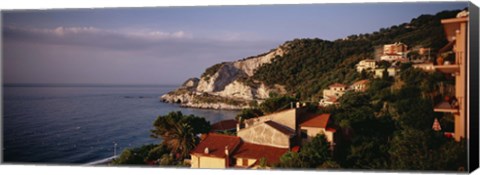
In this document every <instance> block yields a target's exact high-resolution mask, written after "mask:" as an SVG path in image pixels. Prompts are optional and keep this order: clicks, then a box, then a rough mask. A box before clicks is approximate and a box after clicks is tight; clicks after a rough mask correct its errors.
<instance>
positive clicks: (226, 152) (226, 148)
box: [225, 145, 230, 168]
mask: <svg viewBox="0 0 480 175" xmlns="http://www.w3.org/2000/svg"><path fill="white" fill-rule="evenodd" d="M225 163H226V166H225V168H228V167H229V166H230V156H229V152H228V145H227V146H225Z"/></svg>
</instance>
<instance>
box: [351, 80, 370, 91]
mask: <svg viewBox="0 0 480 175" xmlns="http://www.w3.org/2000/svg"><path fill="white" fill-rule="evenodd" d="M368 82H369V81H368V80H360V81H356V82H355V83H353V84H352V85H351V86H350V89H352V90H354V91H355V92H365V90H367V85H368Z"/></svg>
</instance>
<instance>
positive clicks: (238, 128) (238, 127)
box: [237, 123, 240, 132]
mask: <svg viewBox="0 0 480 175" xmlns="http://www.w3.org/2000/svg"><path fill="white" fill-rule="evenodd" d="M238 131H240V123H237V132H238Z"/></svg>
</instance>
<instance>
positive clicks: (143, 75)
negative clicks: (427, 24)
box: [2, 2, 467, 85]
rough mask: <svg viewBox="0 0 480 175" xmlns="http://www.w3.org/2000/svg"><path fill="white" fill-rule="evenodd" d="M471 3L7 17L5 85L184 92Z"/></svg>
mask: <svg viewBox="0 0 480 175" xmlns="http://www.w3.org/2000/svg"><path fill="white" fill-rule="evenodd" d="M465 7H467V3H466V2H450V3H447V2H440V3H425V2H423V3H357V4H310V5H306V4H304V5H262V6H201V7H157V8H152V7H150V8H96V9H64V10H26V11H25V10H8V11H2V37H3V40H2V64H3V67H2V71H3V72H2V73H3V83H42V84H45V83H54V84H163V85H167V84H168V85H174V84H180V83H183V82H184V81H185V80H186V79H188V78H191V77H199V76H200V75H201V74H202V73H203V72H204V70H205V69H206V68H208V67H209V66H211V65H214V64H216V63H220V62H224V61H235V60H239V59H242V58H246V57H249V56H254V55H258V54H261V53H265V52H268V51H269V50H271V49H273V48H276V47H277V46H279V45H281V44H282V43H284V42H285V41H289V40H293V39H295V38H320V39H325V40H335V39H339V38H344V37H346V36H349V35H352V34H361V33H371V32H374V31H378V30H379V29H380V28H386V27H390V26H392V25H399V24H402V23H408V22H410V20H411V19H413V18H415V17H418V16H419V15H421V14H435V13H437V12H440V11H443V10H455V9H463V8H465Z"/></svg>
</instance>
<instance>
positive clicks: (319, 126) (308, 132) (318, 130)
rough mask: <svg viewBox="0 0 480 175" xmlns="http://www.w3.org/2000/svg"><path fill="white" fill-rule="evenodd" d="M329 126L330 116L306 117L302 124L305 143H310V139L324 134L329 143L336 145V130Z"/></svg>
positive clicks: (316, 115) (301, 129)
mask: <svg viewBox="0 0 480 175" xmlns="http://www.w3.org/2000/svg"><path fill="white" fill-rule="evenodd" d="M329 124H330V114H315V115H310V116H308V117H306V118H305V119H304V120H303V121H301V122H300V131H301V133H302V139H303V142H306V141H310V139H312V138H313V137H315V136H317V135H318V134H324V135H325V137H326V138H327V141H328V142H330V143H334V141H335V139H334V135H335V132H336V130H335V129H334V128H332V127H329Z"/></svg>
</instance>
